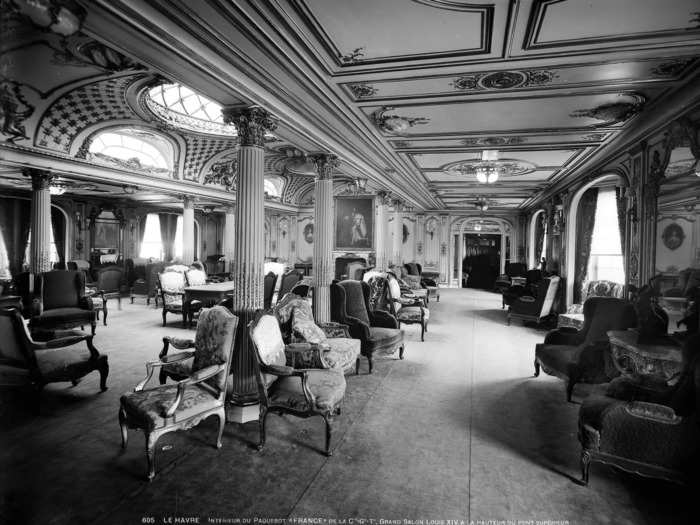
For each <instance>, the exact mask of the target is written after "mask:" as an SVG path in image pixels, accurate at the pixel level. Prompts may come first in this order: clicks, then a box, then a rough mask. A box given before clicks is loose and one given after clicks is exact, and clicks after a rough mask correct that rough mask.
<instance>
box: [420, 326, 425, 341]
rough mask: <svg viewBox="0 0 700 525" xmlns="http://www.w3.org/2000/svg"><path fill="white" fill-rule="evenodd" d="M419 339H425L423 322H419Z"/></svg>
mask: <svg viewBox="0 0 700 525" xmlns="http://www.w3.org/2000/svg"><path fill="white" fill-rule="evenodd" d="M420 340H421V342H423V341H425V323H421V324H420Z"/></svg>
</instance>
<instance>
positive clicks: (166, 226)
mask: <svg viewBox="0 0 700 525" xmlns="http://www.w3.org/2000/svg"><path fill="white" fill-rule="evenodd" d="M158 218H159V219H160V240H161V242H162V243H163V252H164V255H163V259H164V260H165V261H171V260H172V259H173V255H174V252H175V233H176V229H177V215H173V214H171V213H159V214H158Z"/></svg>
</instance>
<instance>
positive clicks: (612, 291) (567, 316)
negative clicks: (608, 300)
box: [557, 280, 624, 330]
mask: <svg viewBox="0 0 700 525" xmlns="http://www.w3.org/2000/svg"><path fill="white" fill-rule="evenodd" d="M623 289H624V285H622V284H620V283H616V282H613V281H606V280H599V281H588V282H587V283H585V284H584V286H583V289H582V290H581V303H576V304H572V305H571V306H569V308H567V309H566V313H563V314H559V317H558V320H557V326H558V327H565V326H570V327H572V328H575V329H577V330H578V329H580V328H581V327H582V326H583V304H584V303H585V302H586V299H588V298H589V297H614V298H616V299H622V292H623Z"/></svg>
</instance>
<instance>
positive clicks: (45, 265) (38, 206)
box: [22, 169, 55, 273]
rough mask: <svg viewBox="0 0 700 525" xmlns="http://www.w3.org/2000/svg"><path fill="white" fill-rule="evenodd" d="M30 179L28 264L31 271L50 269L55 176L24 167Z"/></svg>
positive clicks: (24, 173)
mask: <svg viewBox="0 0 700 525" xmlns="http://www.w3.org/2000/svg"><path fill="white" fill-rule="evenodd" d="M22 174H23V175H24V176H25V177H31V179H32V222H31V232H32V233H31V240H30V243H31V250H30V258H31V260H30V266H31V271H32V273H41V272H48V271H49V270H51V192H50V190H49V188H50V186H51V181H52V180H53V179H54V178H55V176H54V175H53V174H52V173H51V172H49V171H45V170H37V169H25V170H24V171H23V172H22Z"/></svg>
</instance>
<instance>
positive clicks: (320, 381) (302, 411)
mask: <svg viewBox="0 0 700 525" xmlns="http://www.w3.org/2000/svg"><path fill="white" fill-rule="evenodd" d="M249 332H250V339H251V341H252V342H253V348H255V358H256V359H255V368H256V371H257V374H256V377H257V382H258V393H259V398H260V419H259V425H260V442H259V443H258V450H262V448H263V447H264V446H265V423H266V421H267V416H268V414H269V413H270V412H276V413H278V414H280V415H282V414H291V415H294V416H297V417H303V418H307V417H313V416H321V417H322V418H323V420H324V422H325V423H326V447H325V454H326V455H327V456H330V455H332V452H331V433H332V427H331V423H332V418H333V416H335V415H338V414H340V409H341V404H342V402H343V398H344V397H345V387H346V383H345V376H344V375H343V373H342V371H341V370H340V369H337V368H327V369H295V368H293V367H291V366H287V365H286V362H287V357H286V354H285V344H284V341H283V340H282V332H281V331H280V327H279V323H278V322H277V318H276V317H275V316H274V315H271V314H265V313H264V312H263V311H259V312H258V313H257V314H256V316H255V319H253V321H252V322H251V323H250V325H249Z"/></svg>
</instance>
